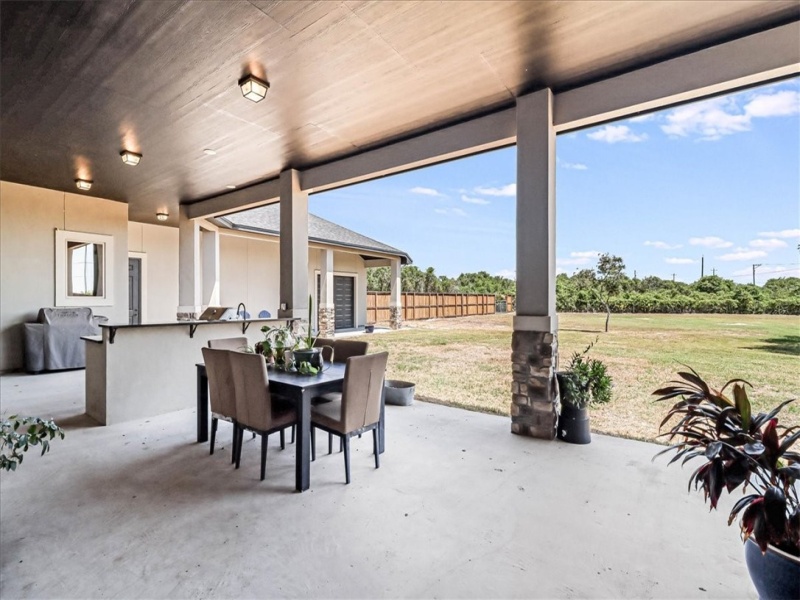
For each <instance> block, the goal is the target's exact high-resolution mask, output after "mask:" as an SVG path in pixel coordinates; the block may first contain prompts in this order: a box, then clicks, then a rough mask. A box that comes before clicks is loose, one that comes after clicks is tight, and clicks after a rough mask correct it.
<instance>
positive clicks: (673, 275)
mask: <svg viewBox="0 0 800 600" xmlns="http://www.w3.org/2000/svg"><path fill="white" fill-rule="evenodd" d="M672 281H675V273H673V274H672Z"/></svg>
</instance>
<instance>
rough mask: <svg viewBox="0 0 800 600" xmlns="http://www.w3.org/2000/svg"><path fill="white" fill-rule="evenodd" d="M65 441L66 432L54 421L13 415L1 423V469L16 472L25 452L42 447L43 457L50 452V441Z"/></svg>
mask: <svg viewBox="0 0 800 600" xmlns="http://www.w3.org/2000/svg"><path fill="white" fill-rule="evenodd" d="M56 436H58V437H60V438H61V439H62V440H63V439H64V430H63V429H61V428H60V427H59V426H58V425H56V424H55V422H54V421H53V420H44V419H40V418H39V417H20V416H18V415H12V416H10V417H8V418H7V419H4V420H3V421H2V423H0V469H5V470H6V471H16V470H17V465H21V464H22V459H23V458H24V454H25V452H27V451H28V450H29V449H30V448H31V447H33V446H41V448H42V456H44V455H45V453H46V452H49V451H50V440H52V439H53V438H55V437H56Z"/></svg>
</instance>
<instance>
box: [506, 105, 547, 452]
mask: <svg viewBox="0 0 800 600" xmlns="http://www.w3.org/2000/svg"><path fill="white" fill-rule="evenodd" d="M555 142H556V135H555V129H554V127H553V94H552V92H551V91H550V90H549V89H545V90H541V91H539V92H535V93H533V94H529V95H527V96H523V97H521V98H518V99H517V314H516V316H515V317H514V333H513V336H512V342H511V351H512V352H511V360H512V372H513V383H512V404H511V431H512V432H513V433H518V434H521V435H529V436H532V437H537V438H544V439H554V438H555V436H556V428H557V425H558V411H559V399H558V386H557V384H556V379H555V371H556V368H557V366H558V317H557V315H556V265H555V262H556V256H555V247H556V232H555V223H556V202H555V200H556V199H555V165H556V147H555V146H556V144H555Z"/></svg>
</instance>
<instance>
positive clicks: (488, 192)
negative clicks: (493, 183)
mask: <svg viewBox="0 0 800 600" xmlns="http://www.w3.org/2000/svg"><path fill="white" fill-rule="evenodd" d="M475 193H476V194H482V195H484V196H516V195H517V184H516V183H509V184H508V185H503V186H500V187H476V188H475Z"/></svg>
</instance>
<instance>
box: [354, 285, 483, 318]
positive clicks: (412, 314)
mask: <svg viewBox="0 0 800 600" xmlns="http://www.w3.org/2000/svg"><path fill="white" fill-rule="evenodd" d="M389 297H390V294H389V292H367V323H381V322H386V321H389V318H390V313H389ZM400 297H401V301H402V303H403V320H404V321H416V320H418V319H436V318H443V317H466V316H469V315H493V314H494V313H495V297H494V294H416V293H411V292H405V293H402V294H400Z"/></svg>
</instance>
